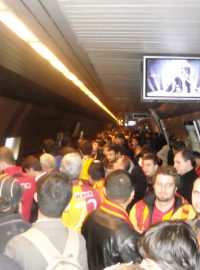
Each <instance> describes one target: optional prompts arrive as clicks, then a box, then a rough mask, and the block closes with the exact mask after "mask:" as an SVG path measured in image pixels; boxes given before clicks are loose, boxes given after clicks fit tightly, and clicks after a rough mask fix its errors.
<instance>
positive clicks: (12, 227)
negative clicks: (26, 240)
mask: <svg viewBox="0 0 200 270" xmlns="http://www.w3.org/2000/svg"><path fill="white" fill-rule="evenodd" d="M30 227H31V224H29V223H28V222H25V221H23V220H22V218H21V216H20V215H19V214H17V213H16V214H15V213H12V214H9V215H7V216H4V217H0V243H1V244H0V253H2V252H3V251H4V248H5V246H6V244H7V242H8V241H9V240H10V239H11V238H12V237H13V236H15V235H17V234H20V233H23V232H25V231H27V230H28V229H29V228H30Z"/></svg>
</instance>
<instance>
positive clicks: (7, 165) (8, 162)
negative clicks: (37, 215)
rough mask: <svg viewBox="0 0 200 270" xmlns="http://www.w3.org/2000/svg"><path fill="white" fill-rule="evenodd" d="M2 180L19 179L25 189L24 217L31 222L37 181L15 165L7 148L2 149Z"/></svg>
mask: <svg viewBox="0 0 200 270" xmlns="http://www.w3.org/2000/svg"><path fill="white" fill-rule="evenodd" d="M0 172H1V174H0V179H1V178H5V177H6V176H9V177H13V178H15V179H17V180H18V181H19V183H20V185H21V186H22V187H23V196H22V212H21V214H22V217H23V219H24V220H25V221H28V222H29V220H30V213H31V206H32V202H33V196H34V193H35V180H34V178H33V177H31V176H28V175H26V174H25V173H23V171H22V168H21V167H19V166H16V165H15V160H14V156H13V153H12V151H11V150H10V149H9V148H7V147H0Z"/></svg>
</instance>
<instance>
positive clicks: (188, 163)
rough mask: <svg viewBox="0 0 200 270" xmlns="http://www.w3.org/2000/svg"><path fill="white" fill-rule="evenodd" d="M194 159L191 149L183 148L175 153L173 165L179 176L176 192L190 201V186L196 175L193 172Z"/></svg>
mask: <svg viewBox="0 0 200 270" xmlns="http://www.w3.org/2000/svg"><path fill="white" fill-rule="evenodd" d="M194 166H195V160H194V155H193V153H192V151H190V150H187V149H184V150H181V151H179V152H177V153H176V154H175V157H174V167H175V168H176V171H177V173H178V174H179V175H180V177H181V181H180V186H179V188H178V190H177V192H178V193H179V194H180V195H181V196H183V197H184V198H185V199H186V200H188V202H189V203H191V194H192V186H193V182H194V180H195V179H196V178H197V177H198V175H197V173H196V172H195V168H194Z"/></svg>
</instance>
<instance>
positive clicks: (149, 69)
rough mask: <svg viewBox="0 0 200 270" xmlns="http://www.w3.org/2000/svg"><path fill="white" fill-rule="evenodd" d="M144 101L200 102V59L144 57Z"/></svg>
mask: <svg viewBox="0 0 200 270" xmlns="http://www.w3.org/2000/svg"><path fill="white" fill-rule="evenodd" d="M142 99H143V100H148V101H150V100H158V101H159V100H160V101H163V100H165V101H168V100H169V101H170V100H171V101H173V100H183V101H187V100H192V101H200V58H189V57H187V58H183V57H163V56H162V57H161V56H159V57H157V56H144V62H143V93H142Z"/></svg>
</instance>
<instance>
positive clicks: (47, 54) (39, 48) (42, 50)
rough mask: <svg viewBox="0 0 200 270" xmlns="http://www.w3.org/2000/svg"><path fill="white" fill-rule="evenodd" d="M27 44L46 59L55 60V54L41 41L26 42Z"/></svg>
mask: <svg viewBox="0 0 200 270" xmlns="http://www.w3.org/2000/svg"><path fill="white" fill-rule="evenodd" d="M28 43H29V45H30V46H31V47H32V48H33V49H34V50H35V51H36V52H37V53H39V54H40V55H41V56H42V57H43V58H45V59H46V60H48V61H53V60H57V59H56V56H55V55H54V54H53V53H52V52H51V51H50V50H49V49H48V48H47V47H46V46H45V45H43V44H42V43H41V42H28Z"/></svg>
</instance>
